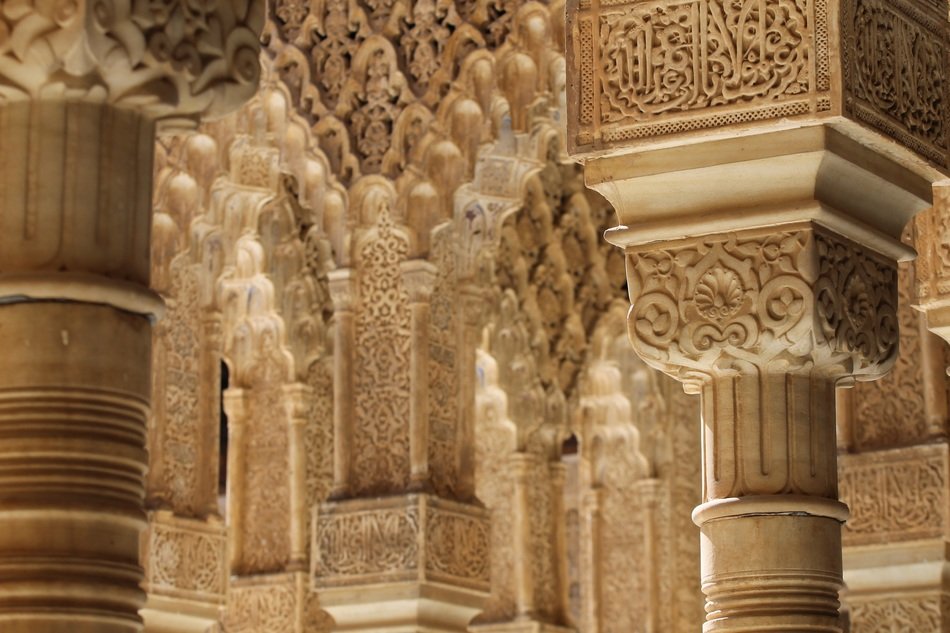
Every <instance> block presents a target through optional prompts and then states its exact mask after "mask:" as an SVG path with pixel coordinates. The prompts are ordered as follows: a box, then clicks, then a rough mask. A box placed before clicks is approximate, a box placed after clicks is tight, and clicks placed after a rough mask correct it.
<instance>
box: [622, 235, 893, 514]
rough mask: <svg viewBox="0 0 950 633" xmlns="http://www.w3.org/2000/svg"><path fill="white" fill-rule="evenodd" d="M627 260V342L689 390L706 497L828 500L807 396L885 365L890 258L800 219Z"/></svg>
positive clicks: (825, 451) (642, 251)
mask: <svg viewBox="0 0 950 633" xmlns="http://www.w3.org/2000/svg"><path fill="white" fill-rule="evenodd" d="M627 266H628V278H629V280H630V283H631V286H630V297H631V300H632V302H633V307H632V308H631V310H630V313H629V317H628V327H629V332H630V337H631V341H632V342H633V345H634V348H635V349H636V350H637V353H638V354H639V356H640V357H641V358H643V360H644V361H646V362H647V363H648V364H650V365H652V366H653V367H655V368H657V369H660V370H661V371H664V372H666V373H667V374H669V375H671V376H673V377H674V378H676V379H677V380H679V381H680V382H683V383H684V384H685V386H686V388H687V390H688V391H690V392H692V393H699V392H701V393H702V394H703V406H704V419H705V420H706V422H705V425H704V426H705V432H706V442H705V459H704V467H705V473H704V481H705V489H704V492H705V496H706V499H707V500H708V499H718V498H726V497H736V496H745V495H761V494H781V493H786V494H787V493H792V494H804V495H816V496H822V497H827V498H832V499H833V498H836V493H837V488H836V483H835V482H836V473H835V468H834V464H835V443H834V438H833V432H834V419H833V416H832V415H831V413H830V412H828V411H826V410H825V409H823V408H819V409H816V408H815V407H814V406H813V405H812V404H809V403H817V402H822V401H823V399H825V398H829V397H832V396H833V393H834V387H835V384H836V382H837V381H839V380H841V379H843V378H848V377H850V376H858V377H863V378H873V377H877V376H879V375H880V374H881V373H883V372H885V371H886V370H887V369H888V368H889V367H890V366H891V365H892V364H893V362H894V360H895V359H896V356H897V348H898V332H897V313H896V305H897V283H896V275H897V271H896V265H895V264H894V263H891V262H888V261H887V260H886V259H884V258H883V257H880V256H877V255H875V254H873V253H871V252H869V251H864V250H861V249H859V248H858V247H857V246H855V245H854V244H852V243H850V242H848V241H846V240H844V239H843V238H840V237H837V236H835V235H833V234H831V233H829V232H826V231H824V229H820V228H818V227H815V226H810V225H803V226H801V227H800V228H798V229H786V230H783V231H779V232H771V233H765V232H763V231H747V232H737V233H732V234H727V235H718V236H709V237H702V238H694V239H692V240H684V241H681V242H677V243H671V244H667V245H666V246H665V247H664V248H661V249H657V250H654V249H651V248H649V247H640V248H630V249H629V250H628V260H627ZM728 402H732V403H734V404H733V405H732V406H728V407H727V406H723V405H722V404H721V403H728ZM747 407H749V408H747ZM740 411H756V412H757V415H754V416H750V415H745V416H743V415H740ZM809 411H810V412H811V413H809V414H808V415H809V416H810V417H803V415H804V414H805V413H807V412H809ZM805 421H807V424H805V423H804V422H805ZM737 436H738V437H740V438H742V439H743V441H741V442H740V441H739V440H737V439H735V438H736V437H737ZM795 454H805V455H808V459H807V460H801V459H799V460H794V459H790V457H789V456H790V455H795Z"/></svg>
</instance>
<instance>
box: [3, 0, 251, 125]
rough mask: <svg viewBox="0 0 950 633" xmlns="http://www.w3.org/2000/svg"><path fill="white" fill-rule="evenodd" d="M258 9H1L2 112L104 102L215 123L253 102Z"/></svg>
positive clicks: (120, 2)
mask: <svg viewBox="0 0 950 633" xmlns="http://www.w3.org/2000/svg"><path fill="white" fill-rule="evenodd" d="M263 23H264V14H263V4H262V3H260V2H243V3H241V2H236V3H235V2H225V3H206V4H200V3H198V4H196V3H189V2H185V1H184V0H175V1H174V2H165V3H160V4H158V5H156V4H155V3H152V2H148V1H147V0H65V1H63V2H48V3H35V4H34V3H25V2H5V3H3V7H2V10H0V103H3V102H6V101H16V100H24V99H37V98H43V99H57V100H83V101H92V102H99V103H101V102H105V103H111V104H115V105H119V106H122V107H124V108H133V109H142V110H145V111H147V112H149V113H150V114H151V115H153V116H157V117H167V116H195V115H202V114H221V113H223V112H226V111H228V110H230V109H233V108H234V107H235V106H237V105H239V104H240V103H242V102H244V101H246V100H247V99H248V98H249V97H251V96H252V95H253V94H254V91H255V89H256V87H257V81H258V78H259V76H260V63H259V61H258V59H259V58H258V53H259V51H260V45H259V43H258V33H259V32H260V30H261V27H262V26H263Z"/></svg>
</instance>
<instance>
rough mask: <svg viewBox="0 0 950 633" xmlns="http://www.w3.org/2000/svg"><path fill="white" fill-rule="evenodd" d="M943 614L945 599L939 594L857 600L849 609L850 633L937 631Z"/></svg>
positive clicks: (943, 617) (943, 620)
mask: <svg viewBox="0 0 950 633" xmlns="http://www.w3.org/2000/svg"><path fill="white" fill-rule="evenodd" d="M946 612H947V605H946V598H944V597H942V596H941V595H940V594H937V595H932V596H930V595H924V596H901V597H900V598H890V597H889V598H884V599H880V600H861V601H856V602H853V603H852V605H851V631H852V633H891V631H939V630H940V628H941V626H942V623H943V622H945V621H946V620H945V615H944V614H945V613H946Z"/></svg>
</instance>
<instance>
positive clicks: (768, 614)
mask: <svg viewBox="0 0 950 633" xmlns="http://www.w3.org/2000/svg"><path fill="white" fill-rule="evenodd" d="M846 517H847V508H846V506H844V505H843V504H841V503H838V502H836V501H832V500H826V499H817V498H810V497H798V496H792V495H775V496H771V497H747V498H741V499H727V500H720V501H715V502H712V503H708V504H705V505H703V506H700V507H699V508H698V509H697V511H696V512H695V513H694V519H695V520H696V522H697V524H698V525H699V526H700V530H701V557H702V558H701V560H702V579H703V592H704V593H705V594H706V613H707V615H706V623H705V624H704V626H703V631H704V633H752V632H761V631H782V632H783V633H799V632H800V633H806V632H808V633H816V632H822V633H841V630H842V629H841V621H840V616H839V613H838V609H839V607H840V603H839V601H838V592H839V590H840V589H841V587H842V584H843V583H842V578H841V573H842V566H841V523H842V521H843V520H844V519H845V518H846Z"/></svg>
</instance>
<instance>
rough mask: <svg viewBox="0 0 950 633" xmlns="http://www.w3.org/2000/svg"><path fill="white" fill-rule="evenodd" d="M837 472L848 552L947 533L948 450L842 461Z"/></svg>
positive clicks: (862, 456)
mask: <svg viewBox="0 0 950 633" xmlns="http://www.w3.org/2000/svg"><path fill="white" fill-rule="evenodd" d="M838 471H839V473H840V482H839V485H840V492H841V499H842V500H843V501H845V502H846V503H847V504H848V506H849V507H850V508H851V518H850V519H848V522H847V523H846V524H845V526H844V532H843V535H844V544H845V545H846V546H854V545H869V544H874V543H894V542H899V541H912V540H919V539H931V538H941V537H942V536H943V535H945V534H946V533H947V527H948V510H947V505H948V504H947V491H948V454H947V448H946V446H945V445H939V444H938V445H933V446H916V447H911V448H903V449H897V450H889V451H877V452H870V453H860V454H855V455H842V456H841V457H840V464H839V467H838ZM921 630H926V629H921Z"/></svg>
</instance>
